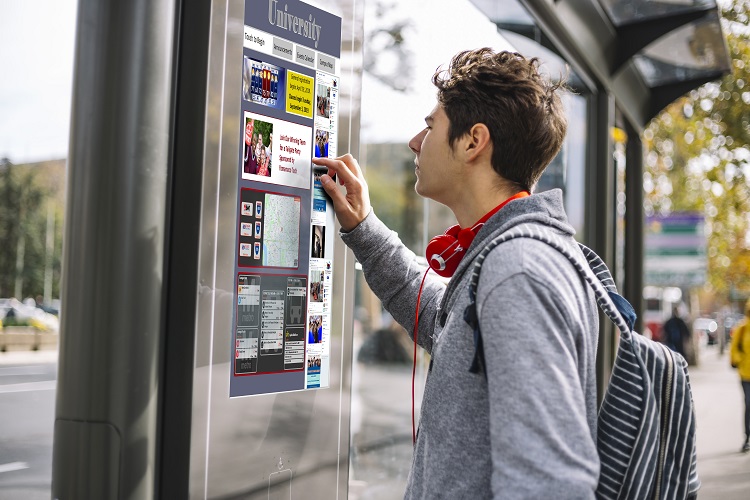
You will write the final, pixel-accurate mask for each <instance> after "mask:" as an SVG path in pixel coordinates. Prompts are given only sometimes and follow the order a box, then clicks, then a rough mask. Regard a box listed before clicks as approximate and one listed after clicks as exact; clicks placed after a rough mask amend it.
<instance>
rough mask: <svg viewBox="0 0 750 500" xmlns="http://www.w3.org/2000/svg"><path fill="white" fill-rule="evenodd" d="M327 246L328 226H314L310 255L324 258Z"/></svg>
mask: <svg viewBox="0 0 750 500" xmlns="http://www.w3.org/2000/svg"><path fill="white" fill-rule="evenodd" d="M325 246H326V228H325V226H313V231H312V248H311V249H310V257H311V258H313V259H322V258H323V257H325V256H324V255H323V254H324V251H325Z"/></svg>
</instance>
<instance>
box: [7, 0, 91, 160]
mask: <svg viewBox="0 0 750 500" xmlns="http://www.w3.org/2000/svg"><path fill="white" fill-rule="evenodd" d="M76 7H77V1H75V0H22V1H19V0H0V74H1V75H2V77H0V158H2V157H6V158H9V159H10V161H12V162H13V163H27V162H35V161H43V160H51V159H60V158H65V157H66V156H67V152H68V134H69V122H70V98H71V89H72V76H73V39H74V35H75V19H76Z"/></svg>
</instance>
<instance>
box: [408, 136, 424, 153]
mask: <svg viewBox="0 0 750 500" xmlns="http://www.w3.org/2000/svg"><path fill="white" fill-rule="evenodd" d="M423 138H424V130H423V131H421V132H420V133H418V134H417V135H415V136H414V137H412V138H411V140H410V141H409V149H411V150H412V151H413V152H414V154H418V153H419V150H420V149H421V147H422V139H423Z"/></svg>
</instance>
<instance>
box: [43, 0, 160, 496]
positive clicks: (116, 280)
mask: <svg viewBox="0 0 750 500" xmlns="http://www.w3.org/2000/svg"><path fill="white" fill-rule="evenodd" d="M77 22H78V27H77V33H76V49H75V61H76V63H75V73H74V75H75V76H74V84H73V99H72V106H71V139H70V148H69V161H68V172H67V177H68V180H67V207H66V227H65V240H64V250H63V256H64V258H63V278H62V289H61V300H62V308H63V311H62V314H61V318H62V323H61V334H60V364H59V374H58V385H57V406H56V411H55V413H56V418H55V431H54V449H53V473H52V498H66V499H67V498H76V499H86V498H91V499H101V498H122V499H151V498H153V497H154V496H155V494H154V491H155V488H156V485H155V483H156V474H155V469H156V467H155V462H156V456H157V448H158V446H157V428H158V426H157V421H158V417H157V415H158V402H159V387H160V379H159V375H160V368H161V345H162V342H163V338H162V337H163V334H162V332H163V323H164V319H163V297H164V288H163V287H164V284H163V274H164V269H163V267H164V263H163V261H164V254H165V224H166V219H167V210H166V205H167V183H168V172H169V169H168V167H169V158H170V144H171V143H170V141H171V139H170V126H171V122H172V119H171V116H172V91H173V89H172V84H173V78H172V76H173V66H172V54H173V51H174V25H175V2H174V1H172V0H132V1H129V2H121V1H117V0H80V1H79V5H78V21H77Z"/></svg>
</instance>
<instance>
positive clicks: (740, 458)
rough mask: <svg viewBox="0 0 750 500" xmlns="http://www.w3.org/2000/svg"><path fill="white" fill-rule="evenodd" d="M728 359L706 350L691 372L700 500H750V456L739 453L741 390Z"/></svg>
mask: <svg viewBox="0 0 750 500" xmlns="http://www.w3.org/2000/svg"><path fill="white" fill-rule="evenodd" d="M727 356H728V354H727V353H724V354H723V355H719V350H718V347H717V346H707V347H703V348H702V349H701V351H700V354H699V364H698V366H697V367H691V368H690V383H691V386H692V389H693V400H694V402H695V410H696V414H697V430H698V474H699V475H700V478H701V481H702V483H703V486H702V488H701V490H700V493H699V495H698V498H700V499H701V500H714V499H716V500H747V499H749V498H750V454H743V453H740V451H739V450H740V447H741V446H742V440H743V438H744V435H743V430H742V418H743V417H742V415H743V405H742V389H741V388H740V382H739V378H738V376H737V372H736V371H735V370H733V369H732V368H731V367H730V366H729V361H728V360H727Z"/></svg>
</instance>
